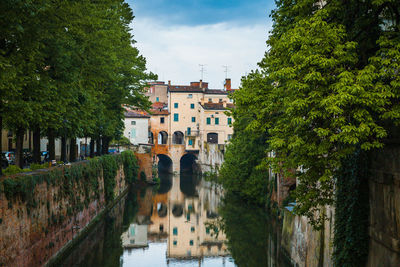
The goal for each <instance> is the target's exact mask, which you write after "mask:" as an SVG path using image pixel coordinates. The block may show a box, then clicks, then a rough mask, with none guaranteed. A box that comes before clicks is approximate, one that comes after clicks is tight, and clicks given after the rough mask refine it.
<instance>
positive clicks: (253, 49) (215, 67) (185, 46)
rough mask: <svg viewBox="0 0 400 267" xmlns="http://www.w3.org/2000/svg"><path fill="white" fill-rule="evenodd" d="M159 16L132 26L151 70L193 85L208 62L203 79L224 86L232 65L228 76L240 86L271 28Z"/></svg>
mask: <svg viewBox="0 0 400 267" xmlns="http://www.w3.org/2000/svg"><path fill="white" fill-rule="evenodd" d="M156 19H157V18H156V17H155V18H154V19H151V20H150V19H147V18H145V19H138V18H136V19H135V20H134V22H133V25H132V27H133V33H134V35H135V38H134V39H135V40H136V41H137V43H136V46H137V47H138V48H139V51H140V53H141V54H142V55H143V56H144V57H146V59H147V67H148V69H149V70H150V71H153V72H155V73H157V74H158V76H159V77H158V78H159V80H163V81H167V80H171V82H172V84H189V83H190V82H191V81H197V80H199V79H200V78H201V74H200V67H199V64H206V66H205V69H206V72H205V73H204V79H203V80H204V81H207V82H209V87H210V88H222V87H223V81H224V79H225V73H224V68H223V67H222V66H223V65H228V66H229V72H228V76H229V77H228V78H231V79H232V86H233V87H234V88H237V87H238V86H239V84H240V79H241V77H242V76H243V75H245V74H246V73H248V72H250V70H253V69H256V68H257V62H259V61H260V60H261V59H262V57H263V55H264V52H265V50H266V44H265V41H266V39H267V34H268V31H269V30H270V25H266V24H265V25H261V24H256V25H251V26H249V25H244V26H241V25H236V26H235V25H231V24H227V23H218V24H212V25H201V26H169V25H168V26H167V25H162V24H161V23H158V22H157V21H156Z"/></svg>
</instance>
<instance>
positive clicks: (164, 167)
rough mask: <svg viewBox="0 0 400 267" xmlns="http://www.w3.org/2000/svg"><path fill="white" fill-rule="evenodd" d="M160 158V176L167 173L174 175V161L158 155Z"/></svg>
mask: <svg viewBox="0 0 400 267" xmlns="http://www.w3.org/2000/svg"><path fill="white" fill-rule="evenodd" d="M157 157H158V175H159V176H160V173H163V172H167V173H172V160H171V158H170V157H168V156H167V155H164V154H159V155H157Z"/></svg>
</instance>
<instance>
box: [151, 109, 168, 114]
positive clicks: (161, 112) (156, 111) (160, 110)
mask: <svg viewBox="0 0 400 267" xmlns="http://www.w3.org/2000/svg"><path fill="white" fill-rule="evenodd" d="M150 115H169V112H168V110H166V109H151V110H150Z"/></svg>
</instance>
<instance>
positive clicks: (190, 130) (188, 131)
mask: <svg viewBox="0 0 400 267" xmlns="http://www.w3.org/2000/svg"><path fill="white" fill-rule="evenodd" d="M191 133H192V128H190V127H188V128H187V135H190V134H191Z"/></svg>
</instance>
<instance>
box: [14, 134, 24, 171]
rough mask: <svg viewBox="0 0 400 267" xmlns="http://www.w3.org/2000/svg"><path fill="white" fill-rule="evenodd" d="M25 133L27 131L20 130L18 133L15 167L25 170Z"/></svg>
mask: <svg viewBox="0 0 400 267" xmlns="http://www.w3.org/2000/svg"><path fill="white" fill-rule="evenodd" d="M24 133H25V130H24V129H22V128H18V129H17V132H16V139H17V140H16V148H15V165H16V166H18V167H20V168H23V167H24V153H23V148H24Z"/></svg>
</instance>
